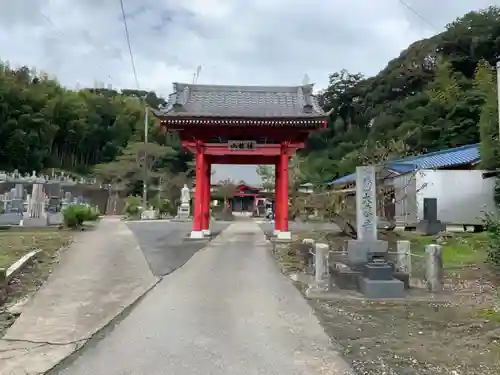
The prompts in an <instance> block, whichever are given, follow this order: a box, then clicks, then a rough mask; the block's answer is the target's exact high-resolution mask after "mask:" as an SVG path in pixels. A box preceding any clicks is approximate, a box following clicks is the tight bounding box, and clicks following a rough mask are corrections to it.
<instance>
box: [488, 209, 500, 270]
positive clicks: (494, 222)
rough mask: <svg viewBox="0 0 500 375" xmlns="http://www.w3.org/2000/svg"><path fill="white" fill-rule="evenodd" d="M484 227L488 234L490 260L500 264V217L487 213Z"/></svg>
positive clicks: (497, 264)
mask: <svg viewBox="0 0 500 375" xmlns="http://www.w3.org/2000/svg"><path fill="white" fill-rule="evenodd" d="M484 229H485V231H486V233H487V235H488V248H487V251H488V258H487V260H488V262H489V263H491V264H493V265H495V266H500V219H499V218H498V217H496V216H494V215H492V214H486V215H485V218H484Z"/></svg>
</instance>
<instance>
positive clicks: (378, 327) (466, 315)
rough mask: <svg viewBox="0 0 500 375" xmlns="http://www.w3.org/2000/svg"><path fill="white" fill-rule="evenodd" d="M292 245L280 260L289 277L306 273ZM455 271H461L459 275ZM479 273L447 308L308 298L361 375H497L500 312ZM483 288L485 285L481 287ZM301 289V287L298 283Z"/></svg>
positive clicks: (472, 274)
mask: <svg viewBox="0 0 500 375" xmlns="http://www.w3.org/2000/svg"><path fill="white" fill-rule="evenodd" d="M295 249H296V247H295V246H294V245H292V246H291V247H290V249H289V250H288V252H286V251H285V253H283V251H282V252H278V253H277V254H276V258H277V260H278V262H279V263H280V265H281V268H282V270H283V271H284V272H285V273H291V272H297V271H298V270H300V269H301V265H300V261H299V259H298V257H297V256H296V250H295ZM455 271H456V270H455ZM480 274H481V270H480V269H475V270H474V272H470V270H464V272H463V273H462V275H466V276H467V278H468V280H464V279H463V278H462V279H460V280H448V281H447V282H448V283H454V282H457V288H456V289H454V290H460V293H452V294H450V296H449V298H447V301H448V302H445V303H439V304H438V303H429V302H417V301H411V302H391V303H389V302H370V301H367V300H364V299H355V298H340V299H338V300H332V301H328V302H325V301H319V300H310V301H309V302H310V304H311V306H312V307H313V308H314V310H315V313H316V315H317V316H318V319H319V320H320V322H321V324H322V325H323V327H324V329H325V331H326V332H327V334H328V335H329V336H330V337H331V339H332V341H333V342H334V343H335V344H338V345H340V347H341V348H342V350H343V353H344V356H345V358H346V359H347V360H348V361H349V362H350V363H352V366H353V368H354V369H355V371H356V372H357V373H358V374H359V375H445V374H446V375H490V374H491V375H493V374H495V375H497V374H500V314H499V313H496V312H494V309H493V300H494V296H493V293H492V291H493V288H491V283H488V282H485V280H484V279H483V278H481V277H480ZM483 283H486V285H483ZM297 286H298V287H299V289H301V290H304V289H305V288H304V285H303V284H297Z"/></svg>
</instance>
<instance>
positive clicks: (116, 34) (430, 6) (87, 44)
mask: <svg viewBox="0 0 500 375" xmlns="http://www.w3.org/2000/svg"><path fill="white" fill-rule="evenodd" d="M407 2H408V3H409V4H410V5H411V6H412V7H413V8H414V9H415V10H417V11H418V12H419V13H420V14H421V15H422V16H423V17H424V18H425V20H426V21H428V23H430V24H431V25H434V26H435V27H437V28H442V27H444V25H445V24H446V23H448V22H450V21H452V20H453V19H455V18H456V17H459V16H461V15H462V14H463V13H465V12H466V11H468V10H471V9H478V8H481V7H486V6H488V5H492V4H497V5H498V4H500V0H495V1H487V0H460V1H452V0H442V1H440V2H435V1H431V0H407ZM124 4H125V9H126V12H127V15H128V24H129V29H130V36H131V40H132V48H133V53H134V58H135V61H136V66H137V74H138V78H139V84H140V86H141V88H144V89H150V90H156V91H157V92H159V93H160V94H162V95H167V94H168V93H169V92H170V90H171V82H173V81H187V82H190V81H191V80H192V76H193V72H194V71H195V70H196V67H197V66H198V65H202V67H203V69H202V71H201V75H200V78H199V81H198V82H200V83H214V84H285V85H286V84H299V83H300V82H301V81H302V77H303V76H304V74H305V73H307V74H308V75H309V77H310V78H311V81H312V82H316V83H317V86H318V87H325V86H326V84H327V80H328V74H329V73H332V72H334V71H337V70H340V69H342V68H347V69H348V70H350V71H355V72H357V71H360V72H363V73H365V74H367V75H371V74H375V73H376V72H378V71H379V70H380V69H381V68H383V67H384V66H385V64H386V63H387V62H388V61H389V60H390V59H392V58H394V57H396V56H397V55H398V54H399V53H400V51H401V50H402V49H404V48H406V47H407V46H408V45H409V44H410V43H411V42H413V41H415V40H417V39H420V38H423V37H426V36H430V35H432V34H434V33H435V32H436V30H435V29H434V28H433V27H432V26H430V25H429V24H428V23H427V22H424V21H423V20H421V19H420V18H418V17H417V16H416V15H415V14H413V13H411V12H410V11H409V10H408V9H407V8H405V7H404V6H403V5H402V4H401V3H400V2H399V1H397V0H378V1H369V0H348V1H344V0H330V1H326V0H310V1H303V0H300V1H299V0H252V1H248V0H183V1H179V0H141V1H138V0H124ZM180 4H182V5H180ZM438 4H439V5H438ZM0 59H2V60H7V61H9V62H10V63H11V64H19V65H28V66H30V67H36V68H37V69H39V70H44V71H46V72H49V73H51V74H54V75H56V76H57V77H58V78H59V80H60V81H61V82H62V83H63V84H64V85H66V86H69V87H75V86H76V84H77V83H79V84H80V85H82V86H85V85H93V84H94V82H95V81H99V82H103V83H105V84H107V83H111V84H112V85H113V86H114V87H116V88H125V87H134V86H135V81H134V76H133V74H132V69H131V64H130V58H129V55H128V50H127V44H126V39H125V33H124V27H123V23H122V21H121V10H120V3H119V1H118V0H36V1H33V0H16V1H12V0H0ZM238 170H242V169H241V168H238ZM240 177H241V175H238V176H233V178H234V179H235V180H239V179H241V178H240ZM253 178H254V177H252V178H250V179H253ZM249 182H252V181H249Z"/></svg>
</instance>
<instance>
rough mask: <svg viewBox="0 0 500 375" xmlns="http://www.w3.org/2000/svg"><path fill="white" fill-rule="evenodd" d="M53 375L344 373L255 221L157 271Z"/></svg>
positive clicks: (344, 367)
mask: <svg viewBox="0 0 500 375" xmlns="http://www.w3.org/2000/svg"><path fill="white" fill-rule="evenodd" d="M58 374H60V375H86V374H89V375H90V374H92V375H97V374H106V375H125V374H127V375H136V374H137V375H139V374H140V375H142V374H148V375H165V374H175V375H189V374H204V375H210V374H214V375H240V374H241V375H242V374H245V375H274V374H275V375H305V374H307V375H319V374H321V375H340V374H352V372H351V371H350V369H349V368H348V366H347V365H346V364H345V362H344V361H343V360H342V359H341V358H340V357H339V355H338V354H337V353H336V352H334V351H333V350H332V348H331V345H330V341H329V338H328V337H327V336H326V334H325V333H324V332H323V329H322V328H321V327H320V325H319V323H318V321H317V319H316V318H315V317H314V315H313V314H312V310H311V308H310V307H309V305H308V304H307V302H306V301H305V300H304V299H303V298H302V296H301V295H300V293H299V292H298V291H297V290H296V289H295V288H294V286H293V285H292V284H291V283H290V281H289V280H287V278H286V277H285V276H283V275H282V274H281V273H280V272H279V270H278V267H277V265H276V264H275V262H274V260H273V259H272V258H271V255H270V254H269V251H268V250H267V249H266V242H265V237H264V235H263V232H262V230H261V229H260V228H259V227H258V225H257V224H255V223H253V222H250V221H247V222H237V223H235V224H232V225H231V226H229V227H228V228H227V229H226V230H225V231H223V232H222V234H221V235H220V236H219V237H217V238H216V239H214V240H213V241H212V242H211V243H210V244H209V245H208V246H207V247H206V248H204V249H202V250H200V251H199V252H197V253H196V254H195V255H194V256H193V257H192V258H191V260H190V261H189V262H188V263H186V264H185V265H184V266H183V267H181V268H179V269H178V270H177V271H175V272H174V273H172V274H170V275H169V276H166V277H165V278H164V279H163V280H162V281H161V282H160V283H159V284H158V285H157V286H156V287H155V288H154V289H153V290H152V291H151V292H150V293H148V294H147V295H146V296H145V298H144V299H143V300H141V301H140V303H139V304H138V305H137V306H136V307H135V308H134V309H133V311H132V312H131V313H130V315H129V316H128V317H127V318H126V319H125V320H123V321H122V322H121V323H120V324H118V325H117V326H116V327H115V328H114V330H112V331H111V332H110V333H109V334H108V335H107V336H106V337H104V338H103V339H102V340H101V341H99V342H97V343H95V344H94V345H93V346H92V347H87V348H85V349H84V350H83V351H82V353H81V355H80V356H79V357H78V358H77V359H75V360H74V362H73V363H72V364H70V365H69V367H67V368H66V369H64V370H61V371H60V372H59V373H58Z"/></svg>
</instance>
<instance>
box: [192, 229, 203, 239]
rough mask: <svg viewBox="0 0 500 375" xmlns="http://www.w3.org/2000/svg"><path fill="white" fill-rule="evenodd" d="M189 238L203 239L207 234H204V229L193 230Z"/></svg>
mask: <svg viewBox="0 0 500 375" xmlns="http://www.w3.org/2000/svg"><path fill="white" fill-rule="evenodd" d="M189 238H191V239H193V240H202V239H203V238H205V236H204V234H203V231H202V230H193V231H191V234H190V235H189Z"/></svg>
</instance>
